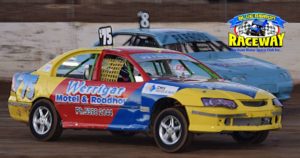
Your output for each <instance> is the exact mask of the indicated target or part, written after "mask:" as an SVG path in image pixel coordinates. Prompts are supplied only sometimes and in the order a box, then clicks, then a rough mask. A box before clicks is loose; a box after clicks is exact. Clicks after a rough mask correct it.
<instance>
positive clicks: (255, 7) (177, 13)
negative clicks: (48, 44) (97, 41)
mask: <svg viewBox="0 0 300 158" xmlns="http://www.w3.org/2000/svg"><path fill="white" fill-rule="evenodd" d="M227 6H228V7H227V14H226V12H225V6H224V3H223V2H221V3H205V4H201V3H196V4H193V3H187V4H184V3H183V2H181V1H174V2H172V3H171V2H163V3H141V2H140V3H137V2H136V3H114V4H107V3H101V1H99V2H98V3H95V4H92V5H91V4H88V3H82V4H80V3H78V4H75V5H72V4H43V3H26V2H24V3H1V4H0V22H58V21H61V22H69V21H82V22H136V21H137V17H136V14H137V12H138V11H140V10H142V9H143V10H147V11H148V12H150V15H151V21H153V22H203V21H207V22H215V21H216V22H226V21H227V20H229V19H230V18H232V17H234V16H236V15H238V14H241V13H247V12H254V11H259V12H266V13H273V14H276V15H279V16H281V17H282V18H283V19H285V20H286V21H288V22H299V21H300V9H299V7H300V2H299V1H298V2H256V3H228V4H227Z"/></svg>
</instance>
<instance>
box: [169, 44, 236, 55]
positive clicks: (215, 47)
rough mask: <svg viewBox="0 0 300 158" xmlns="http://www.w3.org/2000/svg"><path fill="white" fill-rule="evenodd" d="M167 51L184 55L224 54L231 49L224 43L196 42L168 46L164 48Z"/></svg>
mask: <svg viewBox="0 0 300 158" xmlns="http://www.w3.org/2000/svg"><path fill="white" fill-rule="evenodd" d="M164 47H165V48H167V49H171V50H176V51H180V52H184V53H190V52H221V51H222V52H223V51H229V50H230V48H229V47H228V46H227V45H226V44H225V43H223V42H222V41H203V42H199V41H195V42H180V43H173V44H167V45H165V46H164Z"/></svg>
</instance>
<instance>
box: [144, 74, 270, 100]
mask: <svg viewBox="0 0 300 158" xmlns="http://www.w3.org/2000/svg"><path fill="white" fill-rule="evenodd" d="M149 84H150V85H151V86H152V87H149V90H151V89H152V90H153V88H155V86H154V87H153V85H156V86H162V87H164V85H166V86H171V87H170V88H173V89H174V88H178V90H181V89H185V88H191V89H201V90H203V89H207V90H216V91H218V92H216V93H222V95H223V94H225V95H228V94H226V92H235V93H240V94H243V96H245V97H242V98H236V97H235V96H230V98H236V99H249V97H251V98H255V97H256V95H257V93H258V92H263V93H265V94H266V96H265V97H270V96H272V95H271V94H269V93H268V92H266V91H264V90H262V89H259V88H256V87H252V86H247V85H243V84H239V83H234V82H230V81H226V80H223V79H218V80H217V79H202V80H186V79H182V80H178V79H173V78H170V79H162V80H152V81H150V82H149ZM156 88H157V87H156ZM164 88H166V89H167V88H168V87H164ZM220 95H221V94H220Z"/></svg>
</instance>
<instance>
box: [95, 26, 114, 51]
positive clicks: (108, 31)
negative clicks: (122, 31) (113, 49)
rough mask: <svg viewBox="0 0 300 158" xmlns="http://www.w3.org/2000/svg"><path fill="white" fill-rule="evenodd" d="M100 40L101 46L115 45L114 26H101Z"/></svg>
mask: <svg viewBox="0 0 300 158" xmlns="http://www.w3.org/2000/svg"><path fill="white" fill-rule="evenodd" d="M98 34H99V41H100V45H101V46H111V45H113V37H112V28H111V26H105V27H100V28H99V29H98Z"/></svg>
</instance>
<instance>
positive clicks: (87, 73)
mask: <svg viewBox="0 0 300 158" xmlns="http://www.w3.org/2000/svg"><path fill="white" fill-rule="evenodd" d="M98 59H99V54H98V53H95V52H93V53H84V54H76V55H73V56H70V57H68V58H66V59H64V60H63V61H61V64H60V65H58V68H57V70H56V72H55V74H56V77H55V78H53V80H57V79H60V80H62V81H61V82H60V83H59V84H58V85H57V86H56V88H55V90H54V91H53V92H52V94H51V99H52V100H53V102H54V104H55V107H56V109H57V111H58V113H59V114H60V117H61V119H62V123H63V126H64V128H103V126H102V125H103V122H106V121H107V119H106V118H107V117H108V116H111V115H112V111H111V110H110V109H107V108H99V107H97V106H94V105H92V104H91V102H90V98H91V94H97V92H96V89H97V88H99V87H101V84H99V83H98V82H97V81H94V80H92V74H93V71H94V68H95V63H96V62H97V60H98ZM99 85H100V86H99ZM108 121H109V120H108Z"/></svg>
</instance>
